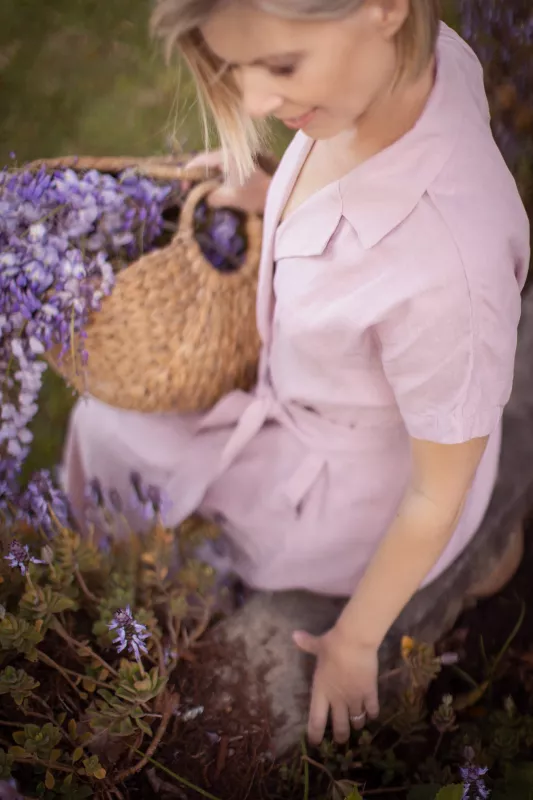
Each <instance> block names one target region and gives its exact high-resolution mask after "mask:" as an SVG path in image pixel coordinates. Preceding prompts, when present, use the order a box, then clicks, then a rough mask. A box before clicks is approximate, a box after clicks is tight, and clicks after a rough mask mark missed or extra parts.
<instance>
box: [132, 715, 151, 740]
mask: <svg viewBox="0 0 533 800" xmlns="http://www.w3.org/2000/svg"><path fill="white" fill-rule="evenodd" d="M135 724H136V725H137V727H138V728H139V730H141V731H142V732H143V733H145V734H146V735H147V736H150V737H152V736H153V733H152V729H151V728H150V726H149V725H147V724H146V722H144V720H142V719H136V720H135Z"/></svg>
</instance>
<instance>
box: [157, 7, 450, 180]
mask: <svg viewBox="0 0 533 800" xmlns="http://www.w3.org/2000/svg"><path fill="white" fill-rule="evenodd" d="M248 1H249V2H252V3H253V5H254V6H256V7H257V8H258V9H260V10H262V11H265V12H267V13H271V14H274V15H277V16H280V17H285V18H290V19H299V18H309V17H311V18H314V19H324V20H330V19H342V18H343V17H346V16H348V15H349V14H352V13H354V12H355V11H357V9H358V8H359V7H360V6H362V5H363V4H364V2H365V0H248ZM221 2H224V0H156V8H155V10H154V13H153V15H152V31H153V33H154V34H155V35H156V36H157V37H159V38H160V39H162V41H163V43H164V46H165V51H166V55H167V58H168V59H170V57H171V56H172V54H173V53H174V51H175V49H176V48H177V49H178V50H179V52H180V54H181V56H182V57H183V59H184V61H185V63H186V64H187V66H188V68H189V70H190V72H191V74H192V76H193V78H194V80H195V82H196V86H197V89H198V93H199V103H200V111H201V118H202V122H203V127H204V138H205V140H206V142H208V141H209V112H210V113H211V115H212V117H213V119H214V121H215V124H216V128H217V131H218V135H219V138H220V143H221V146H222V149H223V152H224V155H225V159H226V165H228V162H229V154H230V153H231V158H232V161H233V162H234V164H235V166H236V167H237V170H238V173H239V176H240V177H241V179H242V178H244V177H245V176H246V175H247V174H249V173H250V172H251V170H252V169H253V167H254V164H255V159H256V157H257V155H258V154H259V153H260V152H261V151H262V150H263V149H264V146H265V143H266V141H267V138H268V129H267V126H266V124H265V123H264V122H257V121H254V120H252V119H251V118H250V116H249V115H248V114H247V113H246V111H245V110H244V108H243V104H242V98H241V94H240V91H239V88H238V86H237V83H236V81H235V78H234V75H233V73H232V72H231V71H229V70H226V69H225V65H224V64H223V62H221V61H220V60H219V59H218V58H217V57H216V56H215V55H214V54H213V53H212V52H211V51H210V50H209V49H208V47H207V45H206V44H205V42H204V40H203V37H202V35H201V33H200V27H201V26H202V25H203V24H205V22H206V20H207V19H208V17H209V16H210V14H212V13H213V11H215V9H216V8H217V7H218V6H220V4H221ZM438 28H439V0H410V11H409V16H408V18H407V20H406V21H405V23H404V25H403V26H402V28H401V30H400V31H399V32H398V34H397V47H398V58H399V67H400V72H401V74H405V73H409V74H410V75H411V76H412V77H413V78H415V77H417V76H418V75H419V74H420V73H421V72H422V71H423V70H424V69H425V67H426V66H427V64H428V63H429V61H430V59H431V57H432V56H433V53H434V50H435V43H436V39H437V34H438Z"/></svg>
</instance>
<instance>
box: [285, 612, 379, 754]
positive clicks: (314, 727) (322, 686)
mask: <svg viewBox="0 0 533 800" xmlns="http://www.w3.org/2000/svg"><path fill="white" fill-rule="evenodd" d="M294 642H295V644H296V645H297V646H298V647H299V648H300V650H303V651H304V652H305V653H310V654H311V655H314V656H316V659H317V663H316V669H315V675H314V679H313V688H312V694H311V707H310V711H309V724H308V736H309V740H310V742H311V743H312V744H315V745H318V744H320V742H321V741H322V739H323V738H324V732H325V729H326V725H327V721H328V714H329V711H330V709H331V718H332V723H333V735H334V738H335V741H337V742H339V743H340V744H344V743H345V742H347V741H348V739H349V737H350V729H351V728H362V727H364V724H365V721H366V718H367V717H369V718H370V719H375V718H376V717H377V716H378V714H379V702H378V688H377V681H378V651H377V649H376V648H374V647H372V646H368V645H363V644H361V643H358V642H357V640H356V638H355V637H353V638H352V637H349V636H347V635H346V632H345V631H344V630H342V631H341V629H340V628H338V627H334V628H332V629H331V630H330V631H328V633H326V634H324V636H311V634H309V633H304V632H303V631H298V632H296V633H295V634H294Z"/></svg>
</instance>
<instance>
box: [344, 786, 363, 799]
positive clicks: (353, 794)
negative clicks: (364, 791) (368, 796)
mask: <svg viewBox="0 0 533 800" xmlns="http://www.w3.org/2000/svg"><path fill="white" fill-rule="evenodd" d="M346 800H363V798H362V797H361V794H360V793H359V790H358V789H352V791H351V792H350V794H349V795H348V796H347V797H346Z"/></svg>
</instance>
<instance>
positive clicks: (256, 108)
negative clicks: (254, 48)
mask: <svg viewBox="0 0 533 800" xmlns="http://www.w3.org/2000/svg"><path fill="white" fill-rule="evenodd" d="M240 77H241V80H240V83H241V92H242V98H243V103H244V108H245V110H246V111H247V113H248V114H249V115H250V116H251V117H254V118H258V119H263V118H264V117H270V116H271V115H272V114H274V113H275V112H276V111H277V110H278V109H279V108H281V106H282V105H283V98H282V97H280V96H279V94H277V93H276V92H275V91H273V87H272V81H271V80H270V79H269V78H268V76H263V75H262V74H260V72H259V70H256V69H254V68H252V69H250V70H246V71H244V70H243V73H242V74H241V76H240Z"/></svg>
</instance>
